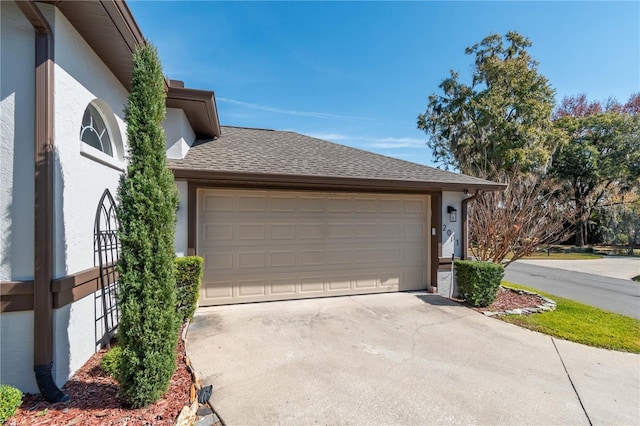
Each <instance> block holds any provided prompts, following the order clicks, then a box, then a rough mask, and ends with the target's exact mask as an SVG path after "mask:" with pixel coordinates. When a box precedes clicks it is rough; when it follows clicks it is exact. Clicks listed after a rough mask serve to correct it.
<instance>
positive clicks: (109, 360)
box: [100, 346, 122, 379]
mask: <svg viewBox="0 0 640 426" xmlns="http://www.w3.org/2000/svg"><path fill="white" fill-rule="evenodd" d="M121 359H122V348H121V347H120V346H114V347H113V348H111V350H109V352H107V353H106V354H104V356H103V357H102V361H100V367H101V368H102V369H103V370H104V372H105V373H107V374H108V375H110V376H111V377H113V378H114V379H118V370H119V367H118V365H119V364H120V360H121Z"/></svg>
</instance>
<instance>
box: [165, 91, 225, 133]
mask: <svg viewBox="0 0 640 426" xmlns="http://www.w3.org/2000/svg"><path fill="white" fill-rule="evenodd" d="M174 81H175V80H171V81H170V83H169V87H168V90H167V107H169V108H180V109H182V110H183V111H184V112H185V114H186V115H187V119H188V120H189V124H191V128H192V129H193V131H194V133H195V134H196V136H197V138H199V139H211V138H216V137H219V136H220V132H221V131H220V120H219V118H218V108H217V106H216V98H215V93H214V92H213V91H211V90H198V89H190V88H187V87H181V86H180V85H177V86H176V85H174ZM192 107H193V108H192Z"/></svg>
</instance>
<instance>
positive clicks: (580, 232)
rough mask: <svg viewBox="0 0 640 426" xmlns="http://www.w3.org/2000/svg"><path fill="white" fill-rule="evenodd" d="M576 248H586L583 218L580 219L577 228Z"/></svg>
mask: <svg viewBox="0 0 640 426" xmlns="http://www.w3.org/2000/svg"><path fill="white" fill-rule="evenodd" d="M575 245H576V247H583V246H584V223H583V221H582V218H579V219H578V224H577V226H576V242H575Z"/></svg>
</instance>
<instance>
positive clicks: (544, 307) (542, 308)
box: [482, 285, 556, 317]
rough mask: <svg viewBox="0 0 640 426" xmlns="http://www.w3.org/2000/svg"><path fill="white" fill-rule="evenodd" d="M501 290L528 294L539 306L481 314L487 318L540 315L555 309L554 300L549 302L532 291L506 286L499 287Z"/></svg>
mask: <svg viewBox="0 0 640 426" xmlns="http://www.w3.org/2000/svg"><path fill="white" fill-rule="evenodd" d="M501 287H502V288H504V289H505V290H508V291H512V292H514V293H518V294H528V295H530V296H535V297H537V298H539V299H540V302H541V303H540V304H539V305H538V306H536V307H534V308H517V309H510V310H506V311H499V312H494V311H484V312H482V313H483V314H484V315H486V316H488V317H494V316H499V315H530V314H537V313H541V312H549V311H555V309H556V302H555V301H554V300H551V299H549V298H547V297H544V296H541V295H540V294H538V293H535V292H533V291H529V290H521V289H517V288H511V287H507V286H504V285H503V286H501Z"/></svg>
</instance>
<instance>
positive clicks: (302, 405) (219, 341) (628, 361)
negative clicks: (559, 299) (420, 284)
mask: <svg viewBox="0 0 640 426" xmlns="http://www.w3.org/2000/svg"><path fill="white" fill-rule="evenodd" d="M187 351H188V354H189V357H190V358H191V361H192V363H193V365H194V367H195V369H196V371H197V372H198V374H199V375H200V377H201V378H202V380H203V384H205V385H206V384H210V383H211V384H213V385H214V393H213V399H212V402H213V405H214V407H215V409H216V410H217V411H218V413H219V415H220V417H221V418H222V419H223V420H224V421H225V422H226V424H227V425H240V424H242V425H257V424H261V425H262V424H305V425H307V424H353V425H379V424H547V425H548V424H585V425H586V424H589V421H590V422H592V423H593V424H634V425H635V424H640V406H639V404H638V402H639V401H640V356H639V355H634V354H627V353H619V352H613V351H607V350H602V349H596V348H590V347H587V346H583V345H579V344H574V343H571V342H566V341H562V340H556V339H551V338H550V337H549V336H545V335H542V334H539V333H535V332H532V331H528V330H525V329H521V328H519V327H516V326H513V325H510V324H506V323H503V322H501V321H499V320H496V319H492V318H488V317H485V316H483V315H481V314H478V313H476V312H474V311H471V310H469V309H467V308H464V307H462V306H459V305H457V304H454V303H453V302H450V301H448V300H446V299H443V298H441V297H440V296H437V295H428V294H420V293H392V294H379V295H367V296H353V297H336V298H326V299H313V300H297V301H289V302H273V303H260V304H249V305H235V306H224V307H215V308H203V309H199V310H198V312H197V313H196V315H195V317H194V320H193V322H192V324H191V325H190V328H189V332H188V336H187Z"/></svg>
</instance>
